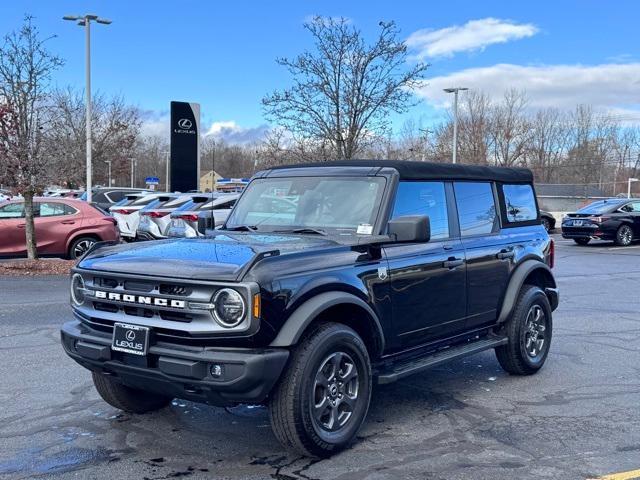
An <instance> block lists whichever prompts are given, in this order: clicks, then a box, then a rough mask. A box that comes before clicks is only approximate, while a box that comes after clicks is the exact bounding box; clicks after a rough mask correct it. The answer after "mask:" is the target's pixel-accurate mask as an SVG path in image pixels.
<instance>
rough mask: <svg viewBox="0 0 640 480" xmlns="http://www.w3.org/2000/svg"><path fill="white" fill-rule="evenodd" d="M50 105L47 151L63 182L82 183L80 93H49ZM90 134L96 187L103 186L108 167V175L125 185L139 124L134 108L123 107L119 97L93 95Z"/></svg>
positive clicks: (82, 108) (83, 158)
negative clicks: (109, 173) (110, 168)
mask: <svg viewBox="0 0 640 480" xmlns="http://www.w3.org/2000/svg"><path fill="white" fill-rule="evenodd" d="M51 103H52V106H53V108H54V109H55V115H54V116H53V123H52V127H53V128H51V133H50V135H48V140H49V142H50V148H49V151H50V152H51V154H52V155H53V156H54V159H53V160H54V161H55V162H57V164H59V165H64V166H65V168H64V169H62V170H61V171H62V172H65V175H64V176H65V177H66V178H65V180H66V181H67V183H69V184H73V185H79V184H83V183H84V176H83V173H82V172H83V171H84V168H83V167H84V163H85V161H86V143H85V141H86V140H85V139H86V134H85V129H86V122H85V103H84V93H83V92H82V91H74V90H72V89H71V88H67V89H64V90H57V91H55V92H53V94H52V97H51ZM92 106H93V108H92V111H91V114H92V115H91V130H92V135H93V151H92V158H93V163H94V167H95V168H94V178H96V179H98V181H97V182H96V183H100V182H102V183H103V184H105V185H106V184H107V173H108V167H107V162H111V167H112V174H113V176H114V177H115V178H119V179H120V180H121V181H126V177H127V175H126V174H127V173H129V172H130V168H131V158H134V157H135V156H136V151H135V149H136V145H137V142H138V139H139V136H140V126H141V124H142V121H141V119H140V113H139V111H138V109H137V108H136V107H133V106H131V105H127V104H126V102H125V101H124V99H123V98H122V97H121V96H114V97H111V98H108V97H106V96H104V95H102V94H100V93H96V94H95V95H94V96H93V99H92Z"/></svg>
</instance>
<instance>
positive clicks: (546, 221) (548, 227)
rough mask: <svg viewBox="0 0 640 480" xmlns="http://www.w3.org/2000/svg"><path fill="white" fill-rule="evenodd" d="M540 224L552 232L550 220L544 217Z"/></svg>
mask: <svg viewBox="0 0 640 480" xmlns="http://www.w3.org/2000/svg"><path fill="white" fill-rule="evenodd" d="M540 223H541V224H542V226H543V227H544V229H545V230H546V231H547V232H549V231H551V222H550V221H549V219H548V218H545V217H542V219H541V220H540Z"/></svg>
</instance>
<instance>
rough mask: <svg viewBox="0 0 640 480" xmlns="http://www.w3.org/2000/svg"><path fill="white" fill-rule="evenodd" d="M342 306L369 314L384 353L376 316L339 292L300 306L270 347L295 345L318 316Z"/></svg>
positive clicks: (358, 300)
mask: <svg viewBox="0 0 640 480" xmlns="http://www.w3.org/2000/svg"><path fill="white" fill-rule="evenodd" d="M343 304H350V305H356V306H358V307H360V308H362V309H363V310H365V311H366V312H367V313H368V314H369V316H370V317H371V318H372V319H373V322H374V323H375V326H376V330H377V332H376V333H377V336H378V338H379V341H380V351H381V352H382V351H384V344H385V341H384V332H383V330H382V325H381V324H380V320H379V318H378V315H377V314H376V313H375V312H374V311H373V309H372V308H371V307H370V306H369V305H368V304H367V303H366V302H365V301H364V300H362V299H360V298H358V297H356V296H355V295H353V294H351V293H347V292H339V291H333V292H324V293H320V294H318V295H316V296H315V297H313V298H310V299H309V300H307V301H306V302H304V303H303V304H302V305H300V306H299V307H298V308H297V309H296V310H295V311H294V312H293V313H292V314H291V316H289V318H288V319H287V321H286V322H285V323H284V325H283V326H282V328H281V329H280V332H279V333H278V335H277V336H276V338H275V339H274V340H273V341H272V342H271V344H270V346H271V347H289V346H291V345H295V344H296V343H297V342H298V341H299V340H300V337H301V336H302V334H303V333H304V331H305V330H306V328H307V327H308V326H309V325H310V324H311V322H313V320H314V319H315V318H316V317H317V316H318V315H320V314H321V313H322V312H324V311H325V310H327V309H328V308H331V307H333V306H336V305H343Z"/></svg>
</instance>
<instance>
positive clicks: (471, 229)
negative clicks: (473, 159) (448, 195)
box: [454, 182, 499, 237]
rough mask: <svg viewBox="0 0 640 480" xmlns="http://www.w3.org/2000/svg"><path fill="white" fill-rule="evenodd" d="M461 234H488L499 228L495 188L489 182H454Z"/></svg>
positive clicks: (464, 235)
mask: <svg viewBox="0 0 640 480" xmlns="http://www.w3.org/2000/svg"><path fill="white" fill-rule="evenodd" d="M454 191H455V194H456V205H457V206H458V220H459V221H460V235H461V236H463V237H466V236H470V235H486V234H488V233H493V232H496V231H497V230H498V227H499V223H498V216H497V214H496V204H495V201H494V198H493V188H492V187H491V184H490V183H488V182H456V183H454Z"/></svg>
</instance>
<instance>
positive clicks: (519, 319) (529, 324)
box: [495, 285, 553, 375]
mask: <svg viewBox="0 0 640 480" xmlns="http://www.w3.org/2000/svg"><path fill="white" fill-rule="evenodd" d="M552 327H553V324H552V319H551V306H550V305H549V299H548V298H547V296H546V295H545V293H544V292H543V291H542V289H541V288H540V287H536V286H534V285H524V286H523V287H522V290H520V294H519V295H518V300H517V302H516V305H515V307H514V309H513V313H512V315H511V317H510V318H509V320H507V323H506V325H505V333H506V334H507V337H508V339H509V340H508V343H507V344H506V345H502V346H500V347H497V348H496V349H495V351H496V357H497V358H498V363H500V366H501V367H502V368H503V369H504V370H506V371H507V372H509V373H511V374H514V375H531V374H533V373H536V372H537V371H538V370H540V369H541V368H542V366H543V365H544V362H545V360H546V359H547V355H548V353H549V347H550V345H551V333H552Z"/></svg>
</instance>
